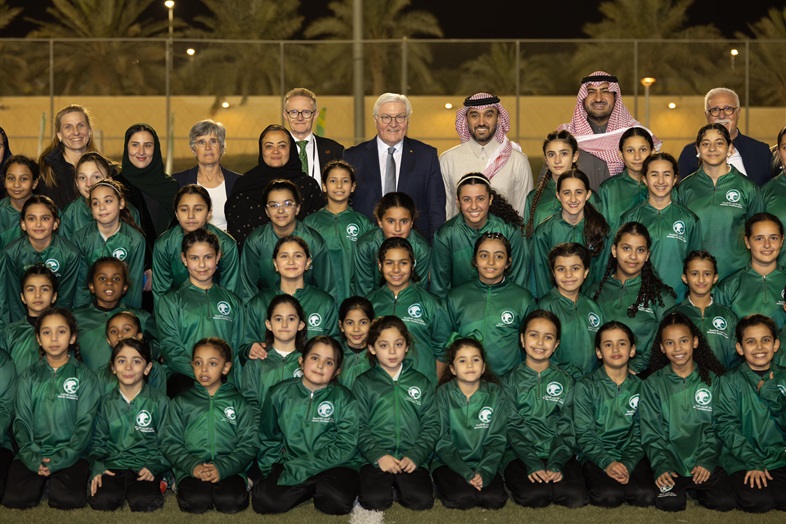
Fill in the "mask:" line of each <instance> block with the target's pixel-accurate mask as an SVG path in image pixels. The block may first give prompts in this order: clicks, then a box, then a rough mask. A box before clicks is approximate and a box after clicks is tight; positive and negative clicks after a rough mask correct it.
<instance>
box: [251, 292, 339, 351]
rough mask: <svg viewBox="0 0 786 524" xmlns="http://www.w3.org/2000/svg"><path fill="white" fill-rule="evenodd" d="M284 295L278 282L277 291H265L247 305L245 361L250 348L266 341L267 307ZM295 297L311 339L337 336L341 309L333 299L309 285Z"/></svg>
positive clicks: (296, 293)
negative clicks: (304, 316) (320, 336)
mask: <svg viewBox="0 0 786 524" xmlns="http://www.w3.org/2000/svg"><path fill="white" fill-rule="evenodd" d="M283 294H284V292H283V291H281V288H280V287H279V283H278V282H277V283H276V287H272V288H268V289H263V290H262V291H260V292H258V293H257V294H256V295H254V297H253V298H252V299H251V300H249V301H248V302H247V303H246V344H245V345H244V348H243V356H244V357H245V356H247V355H248V350H249V349H250V348H251V344H253V343H254V342H259V341H263V340H265V331H266V330H267V329H266V328H265V318H266V317H267V307H268V305H269V304H270V302H271V301H272V300H273V299H274V298H275V297H276V296H278V295H283ZM293 296H294V297H295V298H296V299H297V300H298V302H300V305H301V306H302V307H303V311H304V312H305V314H306V318H304V319H303V322H305V323H306V330H307V331H308V338H311V337H316V336H317V335H328V336H330V337H337V336H338V308H337V307H336V301H335V300H333V297H331V296H330V295H328V294H327V293H325V292H324V291H322V290H321V289H317V288H315V287H314V286H311V285H309V284H306V286H305V287H302V288H300V289H298V290H297V291H295V294H294V295H293Z"/></svg>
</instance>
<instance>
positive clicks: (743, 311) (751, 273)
mask: <svg viewBox="0 0 786 524" xmlns="http://www.w3.org/2000/svg"><path fill="white" fill-rule="evenodd" d="M784 287H786V269H784V268H783V267H780V266H779V267H777V268H776V269H774V270H773V271H772V273H770V274H769V275H766V276H765V275H761V274H759V273H758V272H756V271H755V270H754V269H753V268H752V267H751V265H750V264H748V265H746V266H745V267H743V268H741V269H738V270H737V271H735V272H734V273H732V274H731V275H729V276H727V277H726V278H724V279H723V280H721V281H720V282H719V283H718V285H717V287H716V288H715V289H714V291H713V293H712V296H713V297H714V298H715V300H717V301H718V302H719V303H720V304H723V305H724V306H726V307H728V308H729V309H731V310H732V311H734V313H736V314H737V316H738V317H739V318H742V317H744V316H746V315H751V314H753V313H761V314H762V315H766V316H768V317H770V318H771V319H772V320H774V321H775V325H776V326H777V327H778V329H780V328H781V326H783V324H784V322H786V311H784V310H783V288H784Z"/></svg>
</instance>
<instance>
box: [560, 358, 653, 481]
mask: <svg viewBox="0 0 786 524" xmlns="http://www.w3.org/2000/svg"><path fill="white" fill-rule="evenodd" d="M641 384H642V381H641V379H640V378H639V377H637V376H636V375H633V374H629V375H628V377H627V378H626V379H625V381H624V382H623V383H622V384H620V385H619V386H618V385H617V384H616V383H615V382H614V381H613V380H611V379H610V378H609V376H608V375H607V374H606V369H605V368H602V367H601V368H599V369H597V370H595V372H593V373H592V374H590V375H587V376H586V377H584V378H583V379H582V380H580V381H579V382H578V383H577V384H576V387H575V389H574V390H573V427H574V428H576V445H577V446H578V448H579V459H580V460H581V461H582V462H586V461H590V462H592V463H593V464H595V465H596V466H598V467H599V468H600V469H603V470H605V469H606V467H608V465H609V464H611V463H612V462H615V461H616V462H622V463H623V464H624V465H625V467H626V468H628V471H629V472H630V471H633V468H635V467H636V465H637V464H638V463H639V462H640V461H641V459H643V458H644V448H643V447H642V445H641V429H640V427H639V416H638V405H639V393H640V391H641Z"/></svg>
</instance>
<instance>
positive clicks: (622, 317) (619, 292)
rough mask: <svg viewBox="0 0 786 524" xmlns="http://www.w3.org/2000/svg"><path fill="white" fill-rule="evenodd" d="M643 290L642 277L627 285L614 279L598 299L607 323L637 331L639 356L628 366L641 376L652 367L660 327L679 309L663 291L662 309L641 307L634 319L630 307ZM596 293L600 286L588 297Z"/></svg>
mask: <svg viewBox="0 0 786 524" xmlns="http://www.w3.org/2000/svg"><path fill="white" fill-rule="evenodd" d="M639 289H641V275H639V276H637V277H635V278H630V279H628V280H626V281H625V283H624V284H623V283H621V282H620V281H619V280H617V279H616V278H615V277H613V276H610V277H609V278H608V279H607V280H606V283H605V284H604V285H603V289H602V290H601V293H600V296H598V298H596V299H595V301H596V302H597V303H598V305H599V306H600V307H601V309H603V320H604V321H605V322H609V321H610V320H616V321H618V322H622V323H624V324H625V325H626V326H628V327H629V328H630V329H631V330H632V331H633V335H634V336H635V337H636V356H634V357H633V358H632V359H631V360H630V363H629V364H628V366H629V368H630V370H631V371H634V372H636V373H641V372H642V371H644V370H645V369H647V366H649V362H650V352H651V350H652V344H653V343H654V342H655V335H656V334H657V331H658V325H659V324H660V321H661V319H662V318H663V316H664V315H665V313H666V311H668V310H669V309H670V308H671V307H673V306H674V305H675V300H674V297H672V296H671V295H670V294H669V293H667V292H666V291H663V292H661V299H662V300H663V305H662V306H661V305H660V304H658V302H657V300H655V301H653V302H651V303H649V304H643V305H640V306H639V308H638V310H637V311H636V315H635V316H634V317H633V318H631V317H629V316H628V307H630V305H631V304H634V303H635V302H636V297H637V296H638V295H639ZM596 290H597V285H595V286H593V287H591V288H590V289H589V290H587V295H588V296H594V295H595V291H596Z"/></svg>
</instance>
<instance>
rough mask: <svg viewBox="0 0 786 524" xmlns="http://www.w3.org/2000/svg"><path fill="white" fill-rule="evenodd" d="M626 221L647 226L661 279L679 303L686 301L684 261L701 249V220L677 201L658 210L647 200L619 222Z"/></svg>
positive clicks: (652, 254) (653, 261)
mask: <svg viewBox="0 0 786 524" xmlns="http://www.w3.org/2000/svg"><path fill="white" fill-rule="evenodd" d="M626 222H640V223H642V224H644V226H646V228H647V232H649V234H650V238H651V239H652V247H651V248H650V262H652V265H653V266H654V267H655V271H657V272H658V276H659V277H660V279H661V280H663V282H665V283H666V284H667V285H668V286H669V287H671V288H672V289H673V290H674V291H675V292H676V293H677V300H682V299H683V298H685V297H686V296H687V293H688V287H687V286H686V285H685V283H684V282H683V281H682V264H681V261H683V260H685V257H687V256H688V253H690V252H691V251H693V250H695V249H702V239H701V225H700V224H699V217H697V216H696V215H695V214H694V213H693V211H691V210H690V209H688V208H687V207H685V206H683V205H681V204H678V203H676V202H672V203H671V204H669V205H668V206H666V207H665V208H664V209H655V208H654V207H652V205H650V203H649V202H646V201H645V202H642V203H641V204H639V205H638V206H636V207H634V208H633V209H631V210H629V211H628V212H627V213H625V214H624V215H622V220H621V222H620V223H621V224H624V223H626Z"/></svg>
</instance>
